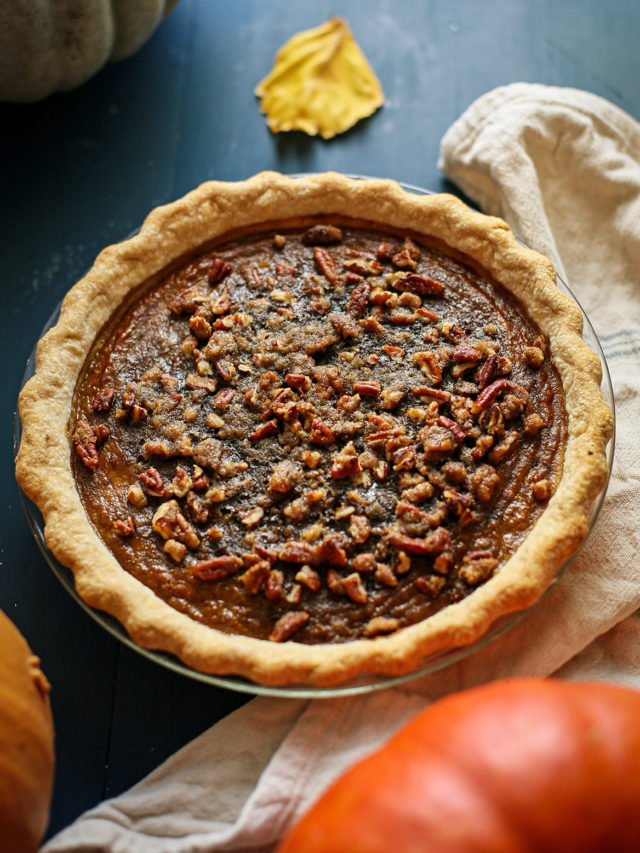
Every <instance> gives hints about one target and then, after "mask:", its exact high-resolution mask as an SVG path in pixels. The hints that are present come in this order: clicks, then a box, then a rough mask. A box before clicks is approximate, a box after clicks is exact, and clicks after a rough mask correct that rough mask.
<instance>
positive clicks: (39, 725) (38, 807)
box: [0, 611, 54, 853]
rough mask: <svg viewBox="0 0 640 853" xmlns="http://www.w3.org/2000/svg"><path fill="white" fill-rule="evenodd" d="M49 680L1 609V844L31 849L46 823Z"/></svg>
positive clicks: (20, 851)
mask: <svg viewBox="0 0 640 853" xmlns="http://www.w3.org/2000/svg"><path fill="white" fill-rule="evenodd" d="M49 689H50V688H49V682H48V681H47V679H46V677H45V676H44V675H43V673H42V670H41V669H40V661H39V659H38V658H37V657H36V656H35V655H33V654H32V652H31V650H30V648H29V646H28V645H27V643H26V640H25V639H24V637H23V636H22V634H21V633H20V632H19V631H18V629H17V628H16V626H15V625H14V624H13V622H11V620H10V619H8V618H7V617H6V616H5V615H4V613H2V611H0V850H1V851H2V853H31V851H35V850H37V848H38V843H39V841H40V839H41V838H42V835H43V833H44V831H45V829H46V826H47V820H48V817H49V805H50V802H51V789H52V786H53V757H54V751H53V721H52V718H51V709H50V707H49Z"/></svg>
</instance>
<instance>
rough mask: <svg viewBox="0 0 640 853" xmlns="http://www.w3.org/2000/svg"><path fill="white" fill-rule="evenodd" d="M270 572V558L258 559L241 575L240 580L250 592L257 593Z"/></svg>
mask: <svg viewBox="0 0 640 853" xmlns="http://www.w3.org/2000/svg"><path fill="white" fill-rule="evenodd" d="M270 572H271V563H270V562H269V560H258V562H257V563H254V564H253V565H252V566H251V567H250V568H248V569H247V571H246V572H245V573H244V574H242V575H240V578H239V580H240V581H241V582H242V585H243V586H244V588H245V589H246V591H247V592H248V593H250V594H251V595H256V594H257V593H258V592H260V590H261V589H262V587H263V586H264V584H265V583H266V581H267V578H268V577H269V573H270Z"/></svg>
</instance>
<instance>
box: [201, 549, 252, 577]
mask: <svg viewBox="0 0 640 853" xmlns="http://www.w3.org/2000/svg"><path fill="white" fill-rule="evenodd" d="M242 568H244V560H243V559H242V557H236V556H234V555H232V554H224V555H222V556H220V557H210V558H209V559H208V560H202V561H201V562H199V563H194V564H193V566H191V573H192V574H193V576H194V577H195V578H198V580H201V581H221V580H224V579H225V578H228V577H230V576H231V575H235V574H236V573H237V572H239V571H240V569H242Z"/></svg>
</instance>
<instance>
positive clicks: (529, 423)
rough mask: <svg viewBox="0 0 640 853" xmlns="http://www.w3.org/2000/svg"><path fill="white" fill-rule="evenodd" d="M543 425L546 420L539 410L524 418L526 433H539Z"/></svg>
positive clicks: (524, 430)
mask: <svg viewBox="0 0 640 853" xmlns="http://www.w3.org/2000/svg"><path fill="white" fill-rule="evenodd" d="M543 426H544V421H543V420H542V418H541V417H540V415H539V414H538V413H537V412H534V413H533V414H531V415H527V417H526V418H525V419H524V427H523V432H524V434H525V435H537V433H538V432H539V431H540V430H541V429H542V427H543Z"/></svg>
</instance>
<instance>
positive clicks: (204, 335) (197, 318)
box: [189, 311, 212, 341]
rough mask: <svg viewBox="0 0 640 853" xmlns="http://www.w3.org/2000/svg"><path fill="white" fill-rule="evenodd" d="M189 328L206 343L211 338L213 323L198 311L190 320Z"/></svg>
mask: <svg viewBox="0 0 640 853" xmlns="http://www.w3.org/2000/svg"><path fill="white" fill-rule="evenodd" d="M209 316H211V315H209ZM189 328H190V329H191V331H192V332H193V334H194V335H195V336H196V338H198V340H200V341H206V340H208V339H209V338H210V337H211V331H212V329H211V323H210V322H209V321H208V320H207V318H206V317H204V316H203V315H202V314H200V313H198V312H197V311H196V313H195V314H193V315H192V316H191V317H190V318H189Z"/></svg>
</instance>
